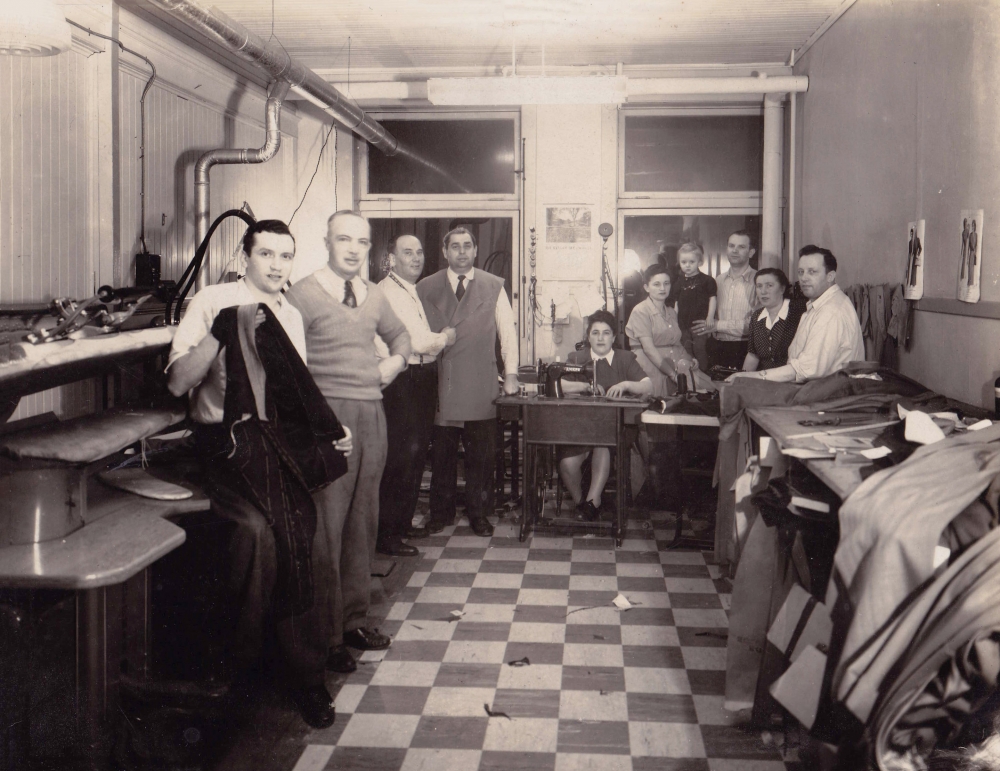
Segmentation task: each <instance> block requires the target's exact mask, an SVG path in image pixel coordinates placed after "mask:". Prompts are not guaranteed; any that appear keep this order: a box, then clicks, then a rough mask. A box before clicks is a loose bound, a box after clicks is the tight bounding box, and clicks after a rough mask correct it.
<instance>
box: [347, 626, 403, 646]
mask: <svg viewBox="0 0 1000 771" xmlns="http://www.w3.org/2000/svg"><path fill="white" fill-rule="evenodd" d="M344 645H348V646H350V647H351V648H354V649H356V650H359V651H384V650H385V649H386V648H388V647H389V646H390V645H392V638H391V637H389V635H387V634H382V633H381V632H379V631H378V629H366V628H365V627H363V626H362V627H358V628H357V629H352V630H351V631H349V632H344Z"/></svg>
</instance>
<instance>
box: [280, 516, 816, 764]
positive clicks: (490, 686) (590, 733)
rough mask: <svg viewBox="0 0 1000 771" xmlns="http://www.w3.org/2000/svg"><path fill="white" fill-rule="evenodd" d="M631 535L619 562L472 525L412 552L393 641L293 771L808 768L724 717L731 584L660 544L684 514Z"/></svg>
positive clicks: (695, 558)
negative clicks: (485, 532)
mask: <svg viewBox="0 0 1000 771" xmlns="http://www.w3.org/2000/svg"><path fill="white" fill-rule="evenodd" d="M653 516H654V517H658V516H663V517H667V516H668V515H666V514H663V515H658V514H656V513H654V514H653ZM631 524H632V526H634V527H636V529H635V530H630V531H629V534H628V536H629V537H628V538H627V540H626V541H625V543H624V545H623V546H622V547H621V548H620V549H617V550H616V549H615V548H614V546H613V542H612V541H611V540H610V539H606V538H598V537H593V536H588V537H579V536H578V537H570V536H565V537H556V536H543V535H534V536H532V537H531V538H530V539H529V540H528V541H527V542H525V543H520V542H519V541H518V540H517V537H516V536H517V534H516V530H515V529H514V526H513V525H510V524H507V523H502V524H501V525H500V526H498V527H497V531H496V534H495V535H494V537H493V538H492V539H488V540H487V539H483V538H479V537H477V536H475V535H474V534H473V533H472V531H471V530H470V529H469V527H468V526H467V525H466V523H465V521H464V520H463V521H462V523H461V524H460V525H458V526H454V527H450V528H448V529H447V530H445V532H444V533H442V534H440V535H438V536H435V537H432V538H428V539H425V540H423V541H418V542H414V543H415V544H416V545H418V546H419V547H420V549H421V551H422V556H421V557H420V558H419V559H418V558H414V560H415V561H416V562H417V564H416V566H415V571H414V572H413V574H412V577H411V578H410V580H409V583H408V584H407V586H406V588H405V589H404V590H403V591H402V592H401V594H400V595H399V596H398V597H396V598H395V599H396V601H395V603H394V604H393V605H392V606H391V609H390V610H389V613H388V616H387V618H386V620H385V621H384V622H382V624H381V628H382V630H383V631H387V632H389V633H390V634H392V635H393V637H394V641H393V644H392V647H391V648H389V649H388V650H387V651H380V652H368V653H365V654H364V655H363V656H362V657H361V661H360V663H359V668H358V671H357V672H356V673H354V674H353V675H351V676H349V677H347V678H346V679H344V680H343V684H342V685H340V689H339V692H338V691H336V690H335V688H336V686H334V687H333V688H331V691H333V692H334V693H335V697H336V705H337V722H336V723H335V724H334V726H333V727H331V728H329V729H326V730H324V731H313V732H311V733H310V734H309V735H308V736H307V737H306V742H307V744H308V746H307V747H306V749H305V751H304V752H303V754H302V755H301V757H300V758H299V760H298V763H297V764H296V766H295V771H320V769H367V770H371V771H383V770H384V771H417V769H424V770H426V771H465V770H466V769H468V770H469V771H475V769H480V770H482V771H486V770H487V769H489V770H490V771H500V769H518V771H528V770H529V769H531V770H534V769H548V770H550V771H571V770H575V769H595V771H596V770H598V769H600V770H603V769H608V770H613V771H619V770H627V769H634V770H635V771H640V770H645V769H650V770H652V769H670V770H671V771H729V770H730V769H731V770H732V771H737V769H738V770H739V771H784V769H786V768H798V764H797V763H796V762H794V758H795V753H794V751H792V752H787V751H786V752H782V751H780V750H779V749H778V748H777V747H776V746H775V744H774V741H775V739H772V740H771V741H770V742H767V741H766V737H764V736H762V734H761V733H760V732H759V731H758V732H747V731H744V730H742V729H740V728H738V727H734V726H732V725H730V724H729V723H730V720H729V718H728V716H727V715H726V713H724V712H723V710H722V701H723V696H722V694H723V689H724V680H725V671H724V670H725V665H726V649H725V645H726V639H725V638H726V632H727V624H728V621H727V609H728V607H729V591H730V587H731V585H730V583H729V581H728V580H727V579H725V578H722V577H720V574H719V570H718V569H717V568H716V566H714V565H712V564H711V562H710V560H707V559H706V557H710V555H703V554H702V553H701V552H690V551H688V552H676V551H674V552H668V551H662V550H661V549H660V548H658V545H659V546H660V547H662V546H663V545H665V543H666V542H667V541H668V540H669V539H670V538H671V537H672V530H671V529H670V527H669V526H670V525H671V524H672V518H670V519H653V520H652V521H651V522H650V521H647V522H642V521H633V522H632V523H631ZM618 593H621V594H623V595H625V597H626V598H628V600H629V601H630V602H631V603H632V605H633V607H632V608H631V609H629V610H626V611H619V610H618V609H617V608H615V607H614V606H613V605H612V604H611V601H612V600H613V599H614V598H615V596H616V595H617V594H618ZM456 612H457V613H459V614H461V615H456ZM524 658H527V659H528V661H529V662H530V664H526V665H520V666H512V665H511V664H510V663H509V662H512V661H516V660H518V659H524ZM487 708H489V710H490V711H491V712H492V713H494V716H490V715H489V714H487V711H486V709H487ZM497 713H502V714H499V715H498V714H497Z"/></svg>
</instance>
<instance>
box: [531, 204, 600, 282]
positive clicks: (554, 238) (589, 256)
mask: <svg viewBox="0 0 1000 771" xmlns="http://www.w3.org/2000/svg"><path fill="white" fill-rule="evenodd" d="M544 208H545V238H544V240H543V241H542V259H541V261H540V262H541V264H540V266H539V278H541V279H544V280H574V281H587V280H598V281H599V280H600V278H601V263H600V259H601V251H600V249H599V248H598V246H597V239H596V238H595V234H594V215H593V212H594V207H593V206H589V205H587V204H559V205H547V206H545V207H544Z"/></svg>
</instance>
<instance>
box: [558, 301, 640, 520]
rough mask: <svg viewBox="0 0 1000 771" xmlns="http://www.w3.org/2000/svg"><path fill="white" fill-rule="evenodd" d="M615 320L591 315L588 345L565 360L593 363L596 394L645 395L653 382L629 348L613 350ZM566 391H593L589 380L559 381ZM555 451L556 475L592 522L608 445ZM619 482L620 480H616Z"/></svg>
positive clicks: (605, 478) (606, 470)
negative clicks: (586, 467) (586, 470)
mask: <svg viewBox="0 0 1000 771" xmlns="http://www.w3.org/2000/svg"><path fill="white" fill-rule="evenodd" d="M616 326H617V321H616V320H615V317H614V314H612V313H609V312H608V311H604V310H600V311H597V312H595V313H594V314H592V315H591V316H590V318H589V320H588V322H587V343H588V347H587V348H584V349H583V350H582V351H573V352H572V353H571V354H570V355H569V356H568V357H567V359H566V361H568V362H569V363H570V364H585V363H586V362H587V361H593V362H594V368H595V370H596V380H597V394H598V395H600V396H611V397H618V396H624V395H625V394H634V395H636V396H649V395H650V394H651V393H652V392H653V383H652V381H651V380H650V379H649V376H648V375H646V373H645V372H644V371H643V369H642V367H640V366H639V362H638V361H637V360H636V358H635V354H634V353H632V352H631V351H622V350H613V349H612V348H611V344H612V343H613V342H614V340H615V332H614V330H615V328H616ZM563 390H564V391H565V392H566V393H593V384H592V383H580V382H574V381H570V380H565V379H564V380H563ZM558 454H559V476H560V477H562V481H563V484H565V485H566V489H567V490H569V494H570V495H571V496H572V497H573V502H574V503H575V504H576V506H577V509H578V510H579V512H580V514H579V517H578V518H579V519H581V520H589V521H595V520H597V519H599V517H600V508H601V494H602V493H603V492H604V485H605V484H606V483H607V481H608V475H609V473H610V472H611V450H610V448H608V447H582V446H578V445H565V446H561V447H560V448H559V451H558ZM588 455H590V489H589V490H588V491H587V497H586V498H584V496H583V462H584V461H585V460H586V459H587V456H588ZM619 484H621V482H619Z"/></svg>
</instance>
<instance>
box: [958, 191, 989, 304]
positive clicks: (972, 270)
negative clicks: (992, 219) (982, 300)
mask: <svg viewBox="0 0 1000 771" xmlns="http://www.w3.org/2000/svg"><path fill="white" fill-rule="evenodd" d="M961 234H962V251H961V257H960V259H959V264H958V299H959V300H961V301H962V302H966V303H977V302H979V276H980V274H981V273H982V268H983V210H982V209H963V210H962V230H961Z"/></svg>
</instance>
